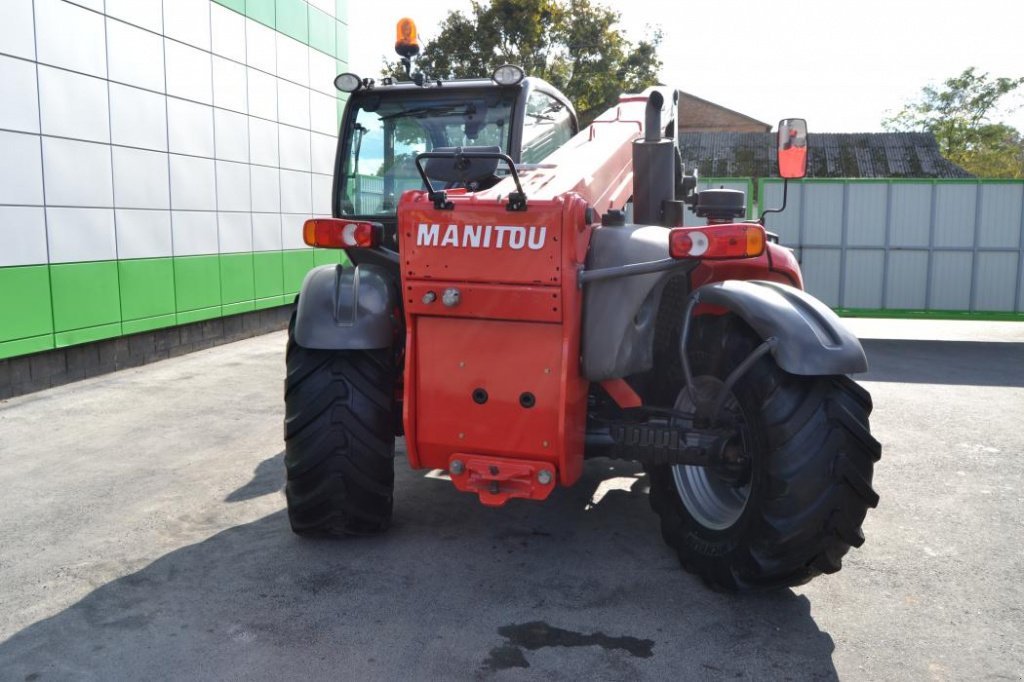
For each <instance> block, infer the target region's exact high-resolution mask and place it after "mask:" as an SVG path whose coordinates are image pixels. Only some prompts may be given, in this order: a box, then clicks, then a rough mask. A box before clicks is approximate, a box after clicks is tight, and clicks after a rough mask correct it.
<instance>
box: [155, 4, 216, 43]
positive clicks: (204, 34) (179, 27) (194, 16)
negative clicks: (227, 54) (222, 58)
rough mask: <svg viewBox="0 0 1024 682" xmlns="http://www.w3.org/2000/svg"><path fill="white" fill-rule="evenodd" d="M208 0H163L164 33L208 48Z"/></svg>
mask: <svg viewBox="0 0 1024 682" xmlns="http://www.w3.org/2000/svg"><path fill="white" fill-rule="evenodd" d="M211 4H214V3H211V2H210V0H172V1H171V2H168V0H164V35H166V36H167V37H168V38H174V39H175V40H180V41H181V42H183V43H188V44H189V45H194V46H195V47H198V48H201V49H203V50H206V51H209V50H210V5H211Z"/></svg>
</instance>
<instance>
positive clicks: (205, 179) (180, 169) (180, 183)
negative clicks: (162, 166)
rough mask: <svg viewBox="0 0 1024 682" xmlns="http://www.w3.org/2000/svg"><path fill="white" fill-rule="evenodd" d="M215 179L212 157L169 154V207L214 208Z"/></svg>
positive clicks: (211, 209)
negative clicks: (198, 157)
mask: <svg viewBox="0 0 1024 682" xmlns="http://www.w3.org/2000/svg"><path fill="white" fill-rule="evenodd" d="M216 181H217V179H216V173H215V172H214V165H213V160H212V159H197V158H196V157H194V156H178V155H177V154H171V208H174V209H186V210H192V211H213V210H216V208H217V192H216V185H215V184H214V183H216Z"/></svg>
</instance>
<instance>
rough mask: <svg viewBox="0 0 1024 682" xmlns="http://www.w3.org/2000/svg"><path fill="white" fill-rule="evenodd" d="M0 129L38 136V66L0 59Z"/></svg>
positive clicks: (15, 60)
mask: <svg viewBox="0 0 1024 682" xmlns="http://www.w3.org/2000/svg"><path fill="white" fill-rule="evenodd" d="M0 20H2V19H0ZM0 49H3V45H2V44H0ZM0 128H6V129H7V130H19V131H23V132H26V133H38V132H39V99H38V94H37V91H36V65H35V64H33V63H32V62H26V61H22V60H21V59H14V58H13V57H3V56H0Z"/></svg>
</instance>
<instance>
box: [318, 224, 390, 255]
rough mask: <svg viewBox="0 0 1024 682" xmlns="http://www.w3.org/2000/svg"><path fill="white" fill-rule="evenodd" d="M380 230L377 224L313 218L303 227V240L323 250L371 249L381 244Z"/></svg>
mask: <svg viewBox="0 0 1024 682" xmlns="http://www.w3.org/2000/svg"><path fill="white" fill-rule="evenodd" d="M380 230H381V226H380V225H378V224H377V223H368V222H363V221H358V220H338V219H337V218H313V219H310V220H307V221H306V222H305V224H304V225H303V226H302V239H303V241H305V242H306V243H307V244H309V245H310V246H318V247H320V248H322V249H369V248H373V247H374V246H377V245H378V244H379V243H380Z"/></svg>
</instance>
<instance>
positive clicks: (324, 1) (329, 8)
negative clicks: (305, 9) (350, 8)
mask: <svg viewBox="0 0 1024 682" xmlns="http://www.w3.org/2000/svg"><path fill="white" fill-rule="evenodd" d="M309 4H310V5H312V6H313V7H316V8H317V9H318V10H320V11H321V12H324V13H326V14H329V15H330V16H332V17H333V16H334V11H335V8H336V7H337V5H336V3H335V0H309Z"/></svg>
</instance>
